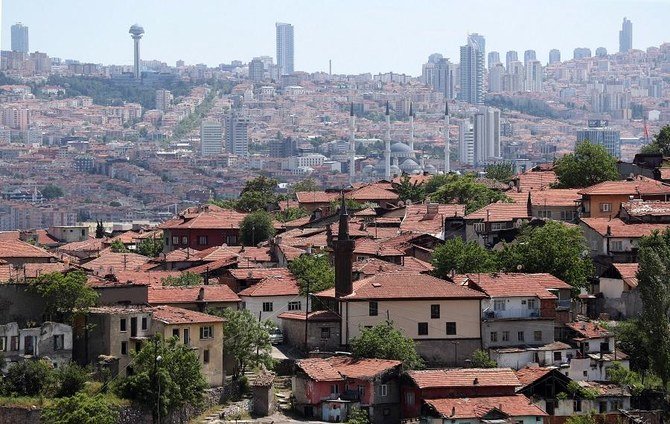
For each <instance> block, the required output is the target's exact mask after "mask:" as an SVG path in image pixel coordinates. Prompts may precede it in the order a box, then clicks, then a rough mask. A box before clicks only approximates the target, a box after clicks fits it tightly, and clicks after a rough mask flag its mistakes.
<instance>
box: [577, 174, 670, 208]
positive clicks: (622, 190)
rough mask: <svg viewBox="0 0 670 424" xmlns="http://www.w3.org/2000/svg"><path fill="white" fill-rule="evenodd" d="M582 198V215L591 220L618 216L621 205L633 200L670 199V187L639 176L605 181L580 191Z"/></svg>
mask: <svg viewBox="0 0 670 424" xmlns="http://www.w3.org/2000/svg"><path fill="white" fill-rule="evenodd" d="M579 194H581V196H582V201H581V214H582V216H584V217H589V218H611V217H614V216H617V214H618V213H619V210H620V209H621V204H622V203H626V202H629V201H630V200H631V199H642V200H645V201H649V200H660V201H667V200H669V199H670V186H668V185H665V184H663V183H662V182H660V181H655V180H652V179H650V178H647V177H643V176H637V177H632V178H628V179H626V180H624V181H604V182H602V183H599V184H596V185H593V186H591V187H587V188H584V189H582V190H580V191H579Z"/></svg>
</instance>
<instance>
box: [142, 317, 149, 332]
mask: <svg viewBox="0 0 670 424" xmlns="http://www.w3.org/2000/svg"><path fill="white" fill-rule="evenodd" d="M147 327H148V319H147V317H142V330H146V329H147Z"/></svg>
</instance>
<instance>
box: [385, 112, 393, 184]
mask: <svg viewBox="0 0 670 424" xmlns="http://www.w3.org/2000/svg"><path fill="white" fill-rule="evenodd" d="M385 141H386V143H385V146H384V179H385V180H386V181H390V180H391V114H390V113H389V102H388V100H387V101H386V140H385Z"/></svg>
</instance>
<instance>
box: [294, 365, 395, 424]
mask: <svg viewBox="0 0 670 424" xmlns="http://www.w3.org/2000/svg"><path fill="white" fill-rule="evenodd" d="M296 368H297V372H296V374H295V376H294V377H293V379H292V384H291V386H292V390H293V395H294V396H295V406H296V408H297V410H298V411H300V412H302V414H303V415H304V416H305V417H315V418H319V419H321V420H323V421H327V422H344V421H346V419H347V416H348V413H349V411H350V410H351V408H354V407H358V408H361V409H364V410H366V411H367V412H368V416H369V417H370V422H371V423H379V424H383V423H389V422H398V421H399V420H400V384H399V377H400V373H401V371H402V370H401V368H402V362H400V361H392V360H386V359H366V358H361V359H356V358H352V357H349V356H334V357H330V358H326V359H323V358H307V359H301V360H299V361H297V362H296Z"/></svg>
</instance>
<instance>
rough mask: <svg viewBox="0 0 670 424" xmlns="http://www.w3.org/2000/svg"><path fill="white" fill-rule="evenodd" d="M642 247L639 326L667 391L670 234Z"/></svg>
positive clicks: (647, 240)
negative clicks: (640, 314)
mask: <svg viewBox="0 0 670 424" xmlns="http://www.w3.org/2000/svg"><path fill="white" fill-rule="evenodd" d="M639 246H640V250H639V253H638V263H639V269H638V272H637V278H638V287H639V290H640V297H641V298H642V316H641V317H640V324H641V327H642V331H643V334H644V341H645V346H646V351H647V354H648V357H649V364H650V367H651V370H652V371H653V372H654V374H656V375H657V376H658V377H659V378H660V379H661V381H662V382H663V389H664V390H667V385H668V381H670V319H669V318H668V313H670V231H669V230H665V231H664V232H663V233H659V232H654V233H653V234H651V235H650V236H647V237H642V238H641V239H640V242H639Z"/></svg>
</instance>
